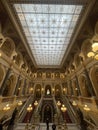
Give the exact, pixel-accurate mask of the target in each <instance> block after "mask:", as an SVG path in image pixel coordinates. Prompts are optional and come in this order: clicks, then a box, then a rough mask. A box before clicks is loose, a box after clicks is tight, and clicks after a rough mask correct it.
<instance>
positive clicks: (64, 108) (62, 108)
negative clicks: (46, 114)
mask: <svg viewBox="0 0 98 130" xmlns="http://www.w3.org/2000/svg"><path fill="white" fill-rule="evenodd" d="M66 110H67V108H66V107H65V105H64V104H63V105H62V107H61V111H62V112H65V111H66Z"/></svg>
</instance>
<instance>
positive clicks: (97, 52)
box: [87, 41, 98, 60]
mask: <svg viewBox="0 0 98 130" xmlns="http://www.w3.org/2000/svg"><path fill="white" fill-rule="evenodd" d="M87 56H88V57H93V58H94V59H96V60H98V41H94V43H93V44H92V51H90V52H88V54H87Z"/></svg>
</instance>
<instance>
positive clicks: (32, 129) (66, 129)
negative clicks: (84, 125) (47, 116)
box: [14, 123, 80, 130]
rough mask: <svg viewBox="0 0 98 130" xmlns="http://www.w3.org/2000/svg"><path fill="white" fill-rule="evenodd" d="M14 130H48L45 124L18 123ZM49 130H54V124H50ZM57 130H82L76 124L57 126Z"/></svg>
mask: <svg viewBox="0 0 98 130" xmlns="http://www.w3.org/2000/svg"><path fill="white" fill-rule="evenodd" d="M14 130H47V128H46V124H45V123H40V124H39V125H38V124H37V125H36V124H35V125H34V124H31V123H30V124H26V123H18V124H17V125H15V126H14ZM49 130H52V123H50V124H49ZM56 130H80V129H79V127H78V126H77V125H76V124H72V123H71V124H66V126H64V125H63V124H59V125H57V128H56Z"/></svg>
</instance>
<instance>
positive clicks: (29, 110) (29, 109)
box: [27, 104, 33, 112]
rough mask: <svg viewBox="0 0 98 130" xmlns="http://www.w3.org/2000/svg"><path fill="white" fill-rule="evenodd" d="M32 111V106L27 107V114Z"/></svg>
mask: <svg viewBox="0 0 98 130" xmlns="http://www.w3.org/2000/svg"><path fill="white" fill-rule="evenodd" d="M32 110H33V107H32V105H31V104H30V105H29V106H28V107H27V111H28V112H31V111H32Z"/></svg>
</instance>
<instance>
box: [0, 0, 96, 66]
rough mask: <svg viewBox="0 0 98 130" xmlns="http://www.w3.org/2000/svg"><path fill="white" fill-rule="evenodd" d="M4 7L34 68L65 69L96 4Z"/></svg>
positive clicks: (8, 1) (10, 3)
mask: <svg viewBox="0 0 98 130" xmlns="http://www.w3.org/2000/svg"><path fill="white" fill-rule="evenodd" d="M2 3H3V4H4V6H5V7H6V10H7V11H8V14H9V17H10V18H11V21H12V22H13V24H14V27H15V29H16V30H17V32H18V35H19V37H20V39H21V41H22V43H21V44H23V46H24V47H25V48H26V51H27V53H28V55H29V57H30V59H31V61H32V62H33V64H34V66H35V67H37V68H62V67H63V66H64V65H65V62H66V60H67V59H68V57H69V54H70V51H72V50H73V49H74V46H75V41H76V38H77V36H78V33H79V31H80V30H81V28H82V26H83V24H84V22H85V19H86V17H87V16H88V14H89V12H90V10H91V8H92V7H93V4H94V1H93V2H92V1H90V0H61V1H58V0H53V1H49V2H48V1H44V0H42V1H34V0H33V1H31V0H28V1H27V0H25V1H24V0H2ZM72 48H73V49H72ZM73 51H74V50H73Z"/></svg>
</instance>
